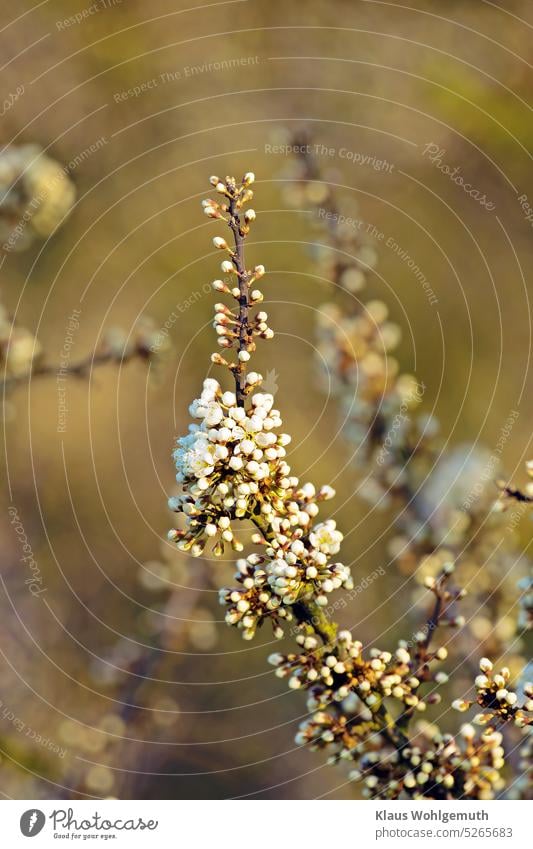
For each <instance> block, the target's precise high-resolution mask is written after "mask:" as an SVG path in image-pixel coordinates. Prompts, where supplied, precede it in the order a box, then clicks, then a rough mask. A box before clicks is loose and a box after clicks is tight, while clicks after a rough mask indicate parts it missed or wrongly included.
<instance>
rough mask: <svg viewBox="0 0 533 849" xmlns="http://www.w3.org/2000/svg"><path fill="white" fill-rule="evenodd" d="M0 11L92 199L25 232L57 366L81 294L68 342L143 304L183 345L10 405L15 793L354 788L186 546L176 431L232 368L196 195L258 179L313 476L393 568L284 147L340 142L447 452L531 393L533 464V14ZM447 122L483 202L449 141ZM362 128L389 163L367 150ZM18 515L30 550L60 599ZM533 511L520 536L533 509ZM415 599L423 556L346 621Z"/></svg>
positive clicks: (6, 674) (6, 541)
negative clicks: (178, 526)
mask: <svg viewBox="0 0 533 849" xmlns="http://www.w3.org/2000/svg"><path fill="white" fill-rule="evenodd" d="M88 9H92V11H87V10H88ZM84 10H85V12H84ZM77 14H78V15H80V14H81V19H80V18H79V17H78V19H76V18H74V20H72V16H75V15H77ZM65 22H67V23H65ZM0 24H1V27H0V45H1V51H0V55H1V57H2V60H1V61H2V91H3V95H4V97H5V98H8V101H7V102H8V104H9V105H8V106H7V108H6V104H5V103H4V106H3V114H2V116H1V121H0V133H1V139H0V142H1V145H2V148H4V147H7V146H12V145H22V144H38V145H40V146H41V147H42V148H43V149H45V150H46V152H47V154H48V155H49V156H51V157H53V158H54V159H55V160H56V161H58V162H59V163H61V164H62V165H67V164H68V163H71V166H70V168H69V173H70V177H71V179H72V181H73V182H74V184H75V187H76V195H77V200H76V203H75V205H74V208H73V210H72V212H71V214H70V216H69V217H68V218H67V219H66V220H65V221H64V222H63V223H62V226H61V227H60V228H58V229H57V232H55V233H54V234H53V235H52V236H51V237H50V238H47V239H44V240H38V239H36V240H35V241H34V242H32V244H31V245H29V246H28V248H27V250H25V251H23V252H22V251H20V252H18V251H7V252H4V254H5V255H4V257H3V261H2V267H1V284H0V285H1V296H2V301H3V303H4V305H5V306H6V307H7V308H8V309H9V311H10V312H11V314H13V315H14V316H15V318H16V320H17V322H19V323H20V324H21V325H23V326H25V327H27V328H29V329H30V330H31V332H32V333H33V334H35V335H36V336H37V337H38V338H39V340H40V343H41V344H42V346H43V349H44V351H45V352H46V360H47V361H48V362H50V363H56V362H58V361H59V359H60V357H61V351H62V349H63V345H64V340H65V336H66V334H67V328H68V322H69V317H70V316H71V315H72V312H73V310H79V311H81V312H80V314H79V327H78V328H77V329H76V330H75V333H74V343H73V346H72V351H71V356H72V360H73V361H74V360H77V359H81V358H82V357H84V356H85V355H87V354H90V352H91V351H92V350H94V349H95V348H96V347H97V346H98V344H99V343H100V340H101V337H102V333H103V332H104V329H105V328H108V327H112V326H115V325H117V326H121V327H124V328H125V329H126V331H127V332H128V331H129V330H130V329H131V328H132V327H133V326H134V325H135V322H136V321H137V319H138V317H139V316H140V315H142V314H147V315H149V316H151V317H152V318H153V319H154V321H155V326H156V328H164V327H165V322H167V324H168V339H169V342H171V345H172V348H171V350H169V351H166V353H165V354H164V356H163V355H162V356H161V357H160V358H158V361H157V362H150V363H148V364H147V363H143V362H140V361H137V360H135V361H132V362H130V363H127V364H123V365H121V366H117V365H116V364H113V363H111V364H109V365H106V366H102V367H100V368H98V369H97V370H96V369H95V372H94V374H93V375H92V377H91V379H90V380H86V379H81V380H80V379H74V378H72V379H69V381H68V383H67V405H68V413H67V416H66V427H65V429H64V431H63V432H58V391H57V383H56V380H55V377H54V376H53V375H52V376H50V377H42V378H39V379H38V380H37V379H34V380H32V381H31V383H30V384H29V385H21V386H17V387H16V388H15V389H14V390H13V391H11V392H10V393H9V397H8V398H7V400H6V405H5V407H6V409H5V416H4V423H3V438H4V449H3V452H2V460H1V462H2V481H3V486H2V501H3V503H2V506H1V509H0V522H1V540H2V588H1V593H0V604H1V618H0V622H1V625H0V629H1V640H0V681H1V684H0V700H1V706H0V747H1V761H0V791H1V793H2V794H3V795H5V796H6V797H12V798H40V797H42V798H76V797H82V796H83V797H86V796H109V795H112V796H119V797H127V796H129V797H138V798H227V797H242V796H245V797H250V798H259V799H264V798H310V797H324V798H345V797H350V796H353V793H354V791H353V788H351V787H349V786H348V785H347V784H346V776H345V775H343V774H342V772H339V771H336V770H333V769H332V768H331V767H328V766H326V765H325V763H324V759H323V758H322V757H321V756H320V755H316V754H312V753H309V752H307V751H304V750H298V749H297V748H296V746H295V745H294V744H293V737H294V732H295V729H296V726H297V723H298V721H299V719H301V718H302V716H303V713H304V703H303V699H302V697H301V694H298V693H294V692H292V691H288V690H287V688H286V686H285V684H284V683H283V682H280V681H279V680H277V679H276V678H275V677H274V676H273V674H272V672H271V671H269V667H267V666H266V663H265V661H266V657H267V656H268V654H269V653H270V652H271V651H272V650H273V648H272V643H271V640H270V639H269V635H268V634H266V632H265V635H264V636H261V638H260V639H259V640H258V641H256V642H254V643H253V644H251V645H250V644H247V643H243V642H242V641H241V640H240V638H239V636H238V635H237V634H235V633H232V632H230V629H228V628H226V626H225V625H224V623H223V622H222V621H219V620H221V619H222V613H221V610H222V609H221V608H219V607H218V604H217V593H216V588H217V586H219V585H220V584H223V583H226V582H227V581H228V580H229V578H230V575H231V571H232V570H231V563H229V562H222V563H220V562H215V561H210V560H208V559H207V560H204V561H202V562H201V563H198V564H197V565H194V564H193V565H192V567H191V564H190V563H189V562H188V561H187V558H185V557H184V556H181V555H180V556H178V555H177V554H176V553H175V552H174V551H173V550H172V549H171V547H170V546H169V545H168V544H167V543H165V542H164V540H165V535H166V531H167V529H168V527H170V524H171V521H172V519H171V516H170V514H169V513H168V511H167V508H166V499H167V497H168V496H169V495H170V494H172V492H173V491H174V487H175V482H174V470H173V465H172V461H171V456H170V453H171V450H172V445H173V440H174V438H175V436H176V434H180V433H183V432H184V431H185V429H186V427H187V424H188V414H187V407H188V404H189V403H190V401H191V400H192V398H194V397H196V395H197V394H198V392H199V389H200V385H201V381H202V380H203V378H204V377H205V376H206V374H207V373H208V372H210V370H211V367H210V365H209V355H210V353H211V351H212V350H213V334H212V331H211V330H210V322H211V317H212V304H213V298H212V296H211V294H210V293H209V292H208V291H207V286H206V285H205V284H206V283H209V281H210V280H212V279H213V278H214V277H215V276H217V274H218V261H219V259H220V256H219V255H218V256H216V255H215V253H216V252H215V251H214V249H213V248H212V244H211V238H212V236H213V235H215V234H216V233H218V232H219V228H218V227H217V225H216V223H213V222H211V221H209V220H207V219H206V218H205V217H204V216H202V214H201V209H200V200H201V199H202V198H203V197H205V196H206V193H208V191H209V186H208V183H207V179H208V177H209V175H210V174H217V173H219V174H222V175H225V174H233V173H235V174H237V175H240V174H242V173H244V172H245V171H247V170H253V171H254V172H255V173H256V178H257V179H256V187H255V189H256V199H255V202H254V205H255V207H256V210H257V212H258V220H257V222H256V225H255V229H254V231H253V236H252V238H251V240H250V244H249V247H248V257H249V260H250V262H252V263H254V264H255V263H259V262H262V263H263V264H264V265H265V266H266V268H267V269H268V271H269V275H268V278H266V280H267V282H266V283H265V287H264V288H265V292H266V299H267V302H268V303H267V309H268V312H269V314H270V317H271V324H272V326H273V327H274V329H275V330H276V331H277V332H278V335H277V337H276V339H275V341H274V342H272V343H268V344H265V345H264V346H263V347H262V349H261V350H260V352H259V354H258V357H257V367H258V369H259V370H260V371H261V372H262V373H263V374H265V375H268V380H269V381H270V383H269V388H270V389H274V390H275V392H276V403H277V405H278V406H279V407H280V409H281V411H282V415H283V418H284V423H285V427H286V429H287V430H288V431H289V432H290V433H291V434H292V435H293V444H292V447H291V454H290V458H291V463H292V466H293V468H294V469H295V471H296V473H297V474H299V475H300V476H301V477H302V478H304V479H312V480H313V481H314V482H316V483H331V484H333V485H334V486H335V487H336V489H337V493H338V495H337V499H336V501H335V502H334V503H333V505H334V510H335V518H336V519H337V520H338V523H339V526H340V527H342V529H343V530H344V531H345V532H346V541H345V545H344V548H343V559H344V560H345V561H346V562H348V563H351V565H352V569H353V571H354V574H355V576H356V579H362V578H364V577H365V576H366V575H369V574H370V573H372V571H373V570H375V569H376V568H377V567H378V566H380V565H385V566H386V565H387V564H388V563H389V560H390V557H389V555H388V551H387V540H388V539H389V538H390V536H391V535H392V534H393V533H394V521H395V517H394V513H393V512H391V511H389V512H388V511H387V510H385V511H376V510H374V509H372V507H370V506H369V505H368V504H367V503H366V502H365V501H364V500H363V499H361V498H360V497H359V494H358V491H357V490H358V477H357V473H356V470H354V468H353V466H352V464H351V463H350V451H351V449H350V447H349V446H347V444H346V442H345V440H344V439H343V437H342V435H341V434H340V432H339V411H338V408H337V406H336V404H335V402H334V401H332V400H331V399H330V398H328V394H327V391H326V392H325V391H324V382H323V380H322V378H321V376H320V373H319V369H318V368H317V363H316V359H315V358H314V356H313V351H314V344H315V323H316V316H317V310H318V308H319V307H320V305H321V303H322V302H323V301H324V300H325V299H327V298H328V296H329V293H328V287H327V283H326V282H325V281H323V280H321V279H318V278H317V275H316V274H315V273H314V260H313V253H312V251H310V250H309V248H310V243H311V242H312V241H313V240H315V239H317V231H316V230H315V229H314V228H313V227H312V226H311V225H312V222H310V221H309V214H308V215H307V216H306V213H305V210H303V211H301V210H300V211H298V210H295V209H293V208H291V207H289V206H287V204H286V203H285V196H284V191H285V189H286V187H287V182H286V181H287V178H288V177H289V176H290V174H289V171H288V168H287V166H288V164H289V163H288V159H289V157H287V156H285V155H284V154H283V153H275V152H272V147H271V146H272V145H279V144H282V143H284V142H286V141H287V138H288V133H290V132H294V131H296V130H300V129H302V128H304V127H305V128H307V130H308V131H310V132H312V135H313V140H314V142H316V143H318V144H321V145H324V146H325V147H326V148H328V153H325V154H324V153H323V154H322V156H321V157H319V158H320V160H321V162H320V164H321V167H322V168H323V169H325V172H326V174H327V179H328V180H330V181H332V182H334V183H336V184H338V185H339V186H342V187H343V189H342V191H343V192H344V193H345V195H346V198H347V203H348V205H349V206H351V208H353V214H354V217H360V218H362V219H363V220H364V221H365V222H368V223H369V224H372V225H374V226H375V227H376V228H377V231H379V232H380V233H382V234H384V236H385V238H384V240H382V243H381V244H380V238H379V236H378V237H377V238H376V239H375V246H376V249H377V251H378V253H379V263H378V266H377V270H376V273H375V274H373V275H372V276H371V280H370V284H369V286H370V294H372V295H374V296H375V297H379V298H381V299H383V300H384V301H386V302H387V304H388V305H389V308H390V312H391V316H392V317H393V319H394V320H395V321H397V322H398V324H399V325H400V326H401V327H402V329H403V334H404V335H403V342H402V345H401V347H400V352H399V358H400V360H401V364H402V368H403V369H404V370H406V371H410V372H412V373H414V374H416V376H417V379H419V380H420V381H423V382H424V383H425V385H426V387H427V389H426V393H425V396H424V407H425V408H426V409H428V410H431V409H433V410H434V412H435V415H436V416H437V417H438V419H439V421H440V422H441V427H442V432H443V434H444V435H445V437H446V438H449V440H450V445H451V446H460V445H462V444H463V443H465V442H470V443H471V442H479V444H484V445H486V446H488V449H489V450H491V449H493V448H494V446H495V444H496V443H497V440H498V438H499V435H500V430H501V428H502V426H503V425H504V424H505V422H506V420H507V418H508V416H509V414H510V412H511V411H512V410H517V411H518V412H519V416H518V417H517V419H516V422H515V424H514V426H513V430H512V435H511V437H510V438H509V439H508V440H507V441H506V444H505V448H504V452H503V461H504V468H505V472H506V474H507V475H509V476H512V475H516V474H518V472H517V470H519V469H520V468H521V463H522V461H523V460H524V458H526V457H527V456H528V449H529V444H530V436H531V415H532V414H533V403H532V400H531V392H530V386H531V377H530V372H529V358H530V305H529V300H528V292H529V291H530V285H531V272H530V266H531V261H532V257H533V230H532V223H531V222H529V221H528V220H527V215H526V213H525V212H524V209H523V208H522V206H521V202H520V200H519V198H520V197H521V196H522V195H526V196H528V197H529V198H530V199H531V200H530V202H531V203H532V204H533V180H532V168H531V158H532V157H531V144H532V140H533V116H532V111H531V105H530V100H531V82H532V79H533V66H532V64H531V63H532V62H533V47H532V41H531V30H532V27H533V13H532V8H531V4H530V3H528V2H519V1H518V2H514V1H513V0H510V2H505V3H504V2H503V0H502V2H500V3H497V2H494V3H493V2H485V0H461V2H452V0H446V2H442V0H441V2H412V3H410V4H403V3H396V2H381V0H367V2H363V0H327V2H326V0H324V2H321V0H307V2H306V3H305V4H302V3H287V2H280V0H270V2H268V3H265V2H262V0H235V2H233V1H231V2H221V3H210V4H207V3H203V2H197V0H187V2H178V3H171V2H168V0H151V2H150V3H145V2H141V0H122V2H118V0H115V2H113V0H107V2H103V0H101V2H96V3H94V4H93V5H92V6H91V4H90V3H89V2H86V3H84V0H76V2H74V3H73V2H70V0H69V2H67V0H65V2H59V0H44V2H39V3H30V2H27V0H21V2H19V3H17V4H16V5H15V6H12V7H9V8H8V7H7V6H4V8H3V10H2V14H1V21H0ZM218 63H222V64H218ZM210 66H211V67H210ZM135 87H137V89H136V90H135V91H133V89H135ZM15 92H19V94H18V95H17V96H16V98H13V97H11V98H10V99H9V96H10V95H13V93H15ZM429 144H433V145H437V146H438V148H439V149H441V150H443V153H442V161H443V162H445V163H446V164H448V165H449V166H450V167H451V168H455V167H456V166H458V167H459V168H460V173H461V174H462V175H463V176H464V177H465V179H466V180H467V181H468V182H469V183H471V184H472V186H473V187H475V188H476V189H478V190H479V191H480V193H482V194H483V193H484V194H485V195H486V197H487V198H488V199H489V200H490V202H491V203H492V204H493V209H492V210H487V209H486V208H484V207H482V206H481V205H480V203H478V202H476V200H474V199H473V198H471V197H468V196H467V195H466V194H465V193H464V191H463V190H462V189H461V188H460V187H459V186H457V185H456V184H455V183H454V182H452V180H450V178H449V176H446V175H445V174H443V173H442V171H441V170H439V168H438V167H436V165H435V164H434V163H432V162H431V161H430V160H429V158H428V156H427V154H425V153H424V149H425V147H426V145H429ZM343 150H346V151H349V152H355V153H358V154H361V155H363V156H369V157H375V158H376V160H386V161H387V162H388V163H390V164H391V165H392V167H391V168H387V169H385V168H377V167H372V166H371V165H369V164H358V163H357V162H353V161H351V160H350V159H349V158H347V157H346V156H345V155H344V154H341V151H343ZM331 151H332V152H331ZM360 161H361V157H359V162H360ZM366 161H367V162H368V159H367V160H366ZM72 163H73V164H72ZM389 237H392V238H393V239H394V240H395V242H396V243H397V244H398V245H400V246H401V248H402V249H403V250H404V251H406V252H407V254H408V255H409V256H410V257H412V258H413V259H414V261H415V262H416V264H417V265H418V266H419V267H420V269H422V270H423V272H424V274H425V276H426V277H427V278H428V280H429V281H430V285H431V288H432V290H433V292H434V293H435V295H436V296H437V298H438V304H437V305H432V304H430V303H429V301H428V298H427V296H426V294H425V293H424V291H423V290H422V288H421V286H420V283H419V282H418V281H417V279H416V277H415V276H414V275H413V273H412V271H411V270H410V269H409V267H408V265H407V264H406V262H405V261H404V260H403V259H402V258H401V257H400V256H399V255H398V254H397V253H396V252H394V251H393V250H391V249H390V248H388V247H387V246H386V244H384V243H383V241H385V242H386V240H387V239H388V238H389ZM169 318H170V321H169ZM165 338H166V337H165ZM10 507H15V508H16V510H17V514H18V517H19V519H20V522H21V524H22V526H23V528H24V532H25V534H26V536H27V539H28V541H29V544H30V545H31V548H32V551H33V554H34V556H35V560H36V561H37V563H38V567H39V570H40V574H41V576H42V582H43V583H42V585H43V587H45V589H46V592H43V593H42V594H41V595H39V596H38V597H34V596H32V594H31V593H30V592H29V591H28V585H27V584H26V583H25V580H26V578H27V577H28V573H27V568H26V566H25V564H24V562H23V561H22V560H21V548H20V544H19V541H18V537H17V534H16V533H15V531H14V527H13V523H12V521H11V519H10V516H12V514H9V513H8V509H9V508H10ZM517 533H518V534H519V535H520V539H521V544H522V545H523V547H524V550H525V549H526V548H527V545H528V543H529V539H530V523H528V522H527V521H526V522H525V523H522V525H521V526H520V528H519V530H518V531H517ZM409 605H410V594H409V587H406V586H405V577H404V576H402V575H398V574H397V573H396V572H395V571H394V570H393V569H388V570H387V577H386V580H385V581H383V580H380V581H376V582H373V583H372V584H371V586H369V588H368V589H367V590H366V591H365V593H364V594H363V595H362V597H360V598H359V599H357V600H355V601H354V602H353V604H352V605H351V606H350V607H349V608H347V609H345V610H343V611H342V617H343V623H344V624H345V625H348V626H349V627H354V628H356V629H358V631H359V635H360V638H361V639H362V640H363V641H364V642H365V643H371V644H375V643H377V644H378V645H381V646H383V647H385V646H386V645H387V644H390V643H392V642H393V641H394V640H395V639H397V638H398V637H399V636H400V635H401V633H402V611H403V610H404V609H405V611H406V614H405V615H406V617H407V610H408V608H409ZM153 646H155V649H154V648H152V649H151V648H150V647H153Z"/></svg>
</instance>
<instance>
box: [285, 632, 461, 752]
mask: <svg viewBox="0 0 533 849" xmlns="http://www.w3.org/2000/svg"><path fill="white" fill-rule="evenodd" d="M297 641H298V642H299V643H300V645H301V646H302V649H301V652H300V653H298V654H295V653H291V654H287V655H284V654H273V655H271V657H270V658H269V661H270V663H272V665H273V666H275V667H276V674H277V675H278V677H280V678H288V684H289V687H290V688H291V689H300V688H304V689H306V690H309V691H310V701H309V705H308V706H309V709H310V710H316V709H319V710H327V708H328V705H330V704H332V705H335V704H337V703H340V702H343V701H344V700H345V699H347V698H348V697H350V696H353V695H355V696H357V697H358V699H359V700H360V703H361V705H362V706H365V707H366V708H367V709H368V710H370V712H371V714H374V713H376V711H377V710H379V709H381V707H382V705H383V702H384V700H386V699H391V700H393V701H395V702H400V703H401V705H402V709H403V710H404V711H405V710H409V711H411V710H416V711H425V710H426V707H427V705H431V704H436V703H437V702H438V701H439V700H440V699H439V697H438V694H437V693H434V692H430V693H429V694H427V695H423V694H422V693H421V692H420V686H421V684H422V683H423V681H422V678H421V676H420V675H419V674H418V672H419V669H418V662H417V660H416V657H415V655H414V654H411V653H410V652H409V651H408V650H407V649H406V648H405V647H404V646H403V645H400V646H399V647H398V649H397V650H396V651H395V653H394V655H392V654H391V653H390V652H388V651H381V650H380V649H371V650H370V652H369V657H368V658H365V657H364V655H363V647H362V644H361V643H360V642H359V641H358V640H354V639H353V637H352V635H351V633H350V631H341V632H340V633H339V635H338V638H337V641H336V643H335V644H334V645H332V646H326V647H323V646H320V645H319V644H318V642H317V640H316V638H315V637H314V636H313V635H308V634H300V635H299V636H298V638H297ZM446 656H447V652H446V649H444V648H440V649H438V650H437V651H436V652H434V653H433V654H432V655H431V657H428V658H427V661H426V662H427V664H428V665H429V664H430V663H431V662H432V661H435V662H438V661H442V660H445V658H446ZM425 680H428V678H426V679H425ZM432 680H435V681H437V682H438V681H439V678H438V673H436V674H435V675H432ZM358 736H360V734H359V735H358Z"/></svg>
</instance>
